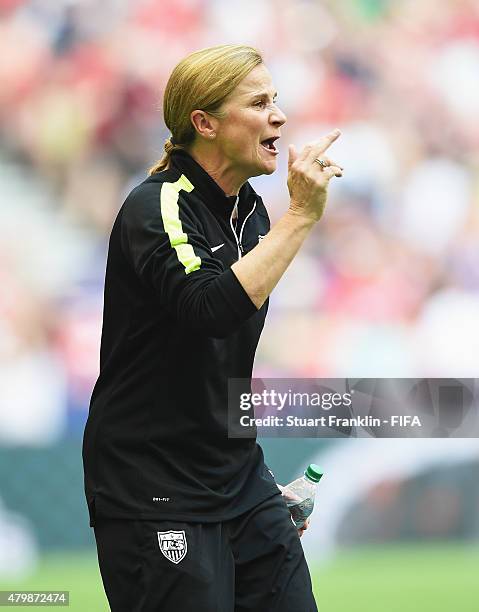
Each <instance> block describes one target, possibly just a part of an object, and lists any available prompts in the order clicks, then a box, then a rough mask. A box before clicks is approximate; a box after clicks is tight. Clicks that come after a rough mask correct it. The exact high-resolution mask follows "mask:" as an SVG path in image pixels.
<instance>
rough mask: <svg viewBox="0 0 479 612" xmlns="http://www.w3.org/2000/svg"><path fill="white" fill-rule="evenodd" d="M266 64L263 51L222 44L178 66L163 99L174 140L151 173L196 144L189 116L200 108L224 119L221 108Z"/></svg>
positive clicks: (187, 58)
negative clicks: (178, 152)
mask: <svg viewBox="0 0 479 612" xmlns="http://www.w3.org/2000/svg"><path fill="white" fill-rule="evenodd" d="M262 62H263V58H262V56H261V54H260V52H259V51H258V50H257V49H255V48H254V47H248V46H245V45H219V46H217V47H208V48H207V49H201V50H200V51H195V52H194V53H190V55H187V56H186V57H185V58H184V59H182V60H181V62H180V63H179V64H177V65H176V66H175V68H174V69H173V72H172V73H171V75H170V78H169V79H168V83H167V84H166V88H165V93H164V96H163V119H164V121H165V124H166V126H167V127H168V129H169V130H170V132H171V134H172V137H170V138H168V139H167V140H166V141H165V145H164V147H165V153H164V155H163V157H162V158H161V159H160V160H159V161H157V162H156V163H155V164H154V165H153V166H152V167H151V168H150V170H149V174H154V173H155V172H161V171H162V170H164V169H165V168H167V167H168V165H169V161H170V155H171V152H172V151H173V150H174V149H186V148H187V147H188V146H189V145H191V144H192V143H193V141H194V140H195V136H196V130H195V128H194V126H193V124H192V122H191V119H190V114H191V112H192V111H193V110H195V109H201V110H204V111H206V112H207V113H209V114H210V115H213V116H214V117H217V118H218V119H223V118H224V117H225V116H226V112H225V111H221V110H220V108H221V105H222V104H223V102H224V101H225V100H226V98H227V97H228V96H229V95H230V93H231V92H232V91H233V90H234V89H235V87H236V86H237V85H238V84H239V83H240V81H242V80H243V78H244V77H245V76H246V75H247V74H248V73H249V72H251V70H253V68H255V67H256V66H258V65H259V64H261V63H262Z"/></svg>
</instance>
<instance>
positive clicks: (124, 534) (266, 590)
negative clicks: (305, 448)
mask: <svg viewBox="0 0 479 612" xmlns="http://www.w3.org/2000/svg"><path fill="white" fill-rule="evenodd" d="M95 538H96V542H97V548H98V559H99V563H100V571H101V575H102V579H103V584H104V587H105V592H106V595H107V597H108V601H109V603H110V607H111V610H112V612H246V611H248V612H253V611H254V612H317V607H316V604H315V601H314V597H313V594H312V589H311V579H310V575H309V570H308V567H307V565H306V560H305V558H304V554H303V549H302V546H301V543H300V541H299V537H298V534H297V531H296V529H295V527H294V525H293V524H292V522H291V519H290V515H289V510H288V509H287V507H286V504H285V503H284V501H283V498H282V497H281V495H275V496H273V497H270V498H269V499H267V500H266V501H264V502H262V503H261V504H259V505H258V506H256V507H255V508H253V509H251V510H249V511H248V512H246V513H245V514H243V515H241V516H239V517H237V518H234V519H232V520H230V521H225V522H223V523H181V522H176V521H163V520H160V521H156V520H155V521H143V520H140V521H136V520H117V519H108V520H105V519H99V520H98V523H97V525H96V526H95Z"/></svg>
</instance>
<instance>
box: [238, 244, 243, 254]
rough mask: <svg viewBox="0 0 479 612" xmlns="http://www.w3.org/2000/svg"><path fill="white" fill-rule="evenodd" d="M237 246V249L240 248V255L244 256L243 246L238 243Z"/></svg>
mask: <svg viewBox="0 0 479 612" xmlns="http://www.w3.org/2000/svg"><path fill="white" fill-rule="evenodd" d="M238 246H239V248H240V251H241V255H244V251H243V245H242V244H241V243H238Z"/></svg>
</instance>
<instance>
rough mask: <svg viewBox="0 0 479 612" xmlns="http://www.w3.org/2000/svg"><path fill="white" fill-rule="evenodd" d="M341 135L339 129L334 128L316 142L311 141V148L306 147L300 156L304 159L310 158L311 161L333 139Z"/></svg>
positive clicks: (327, 146)
mask: <svg viewBox="0 0 479 612" xmlns="http://www.w3.org/2000/svg"><path fill="white" fill-rule="evenodd" d="M340 136H341V130H338V129H335V130H333V131H332V132H329V134H326V136H323V137H322V138H320V139H319V140H317V141H316V142H313V143H311V148H308V149H306V151H304V155H301V158H302V159H303V160H304V159H306V158H308V159H309V158H310V159H311V161H313V160H314V158H315V157H318V155H321V153H324V152H325V151H326V150H327V149H328V148H329V147H330V146H331V145H332V144H333V142H334V141H335V140H337V139H338V138H339V137H340Z"/></svg>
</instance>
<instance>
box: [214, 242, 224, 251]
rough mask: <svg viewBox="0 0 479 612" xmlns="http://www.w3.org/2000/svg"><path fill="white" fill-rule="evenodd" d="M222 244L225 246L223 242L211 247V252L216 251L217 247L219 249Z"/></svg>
mask: <svg viewBox="0 0 479 612" xmlns="http://www.w3.org/2000/svg"><path fill="white" fill-rule="evenodd" d="M222 246H225V243H224V242H223V243H222V244H219V245H218V246H215V247H211V252H212V253H214V252H215V251H217V250H218V249H221V247H222Z"/></svg>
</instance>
